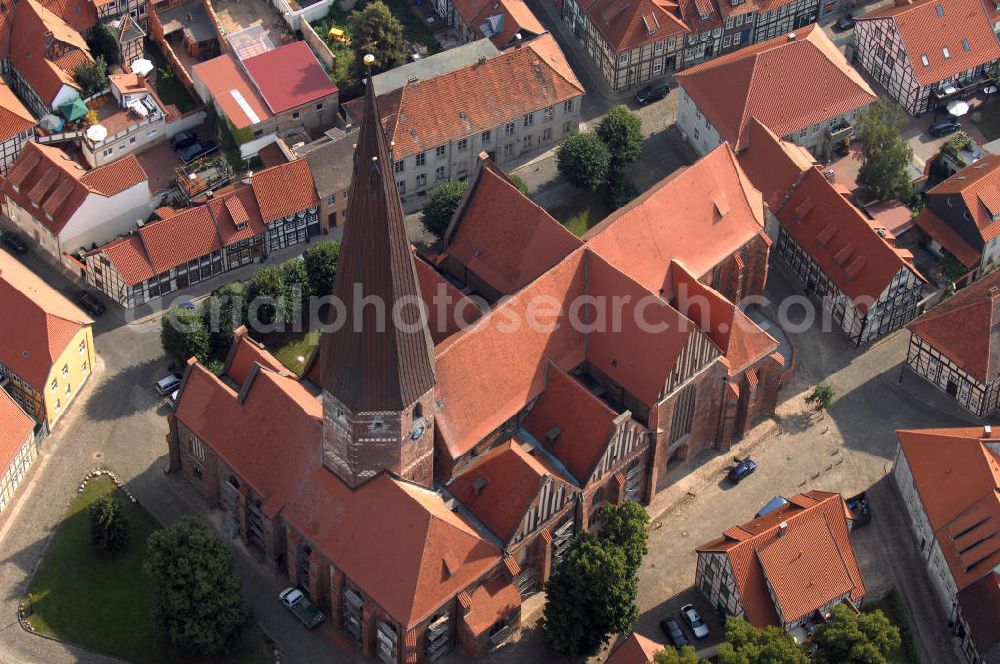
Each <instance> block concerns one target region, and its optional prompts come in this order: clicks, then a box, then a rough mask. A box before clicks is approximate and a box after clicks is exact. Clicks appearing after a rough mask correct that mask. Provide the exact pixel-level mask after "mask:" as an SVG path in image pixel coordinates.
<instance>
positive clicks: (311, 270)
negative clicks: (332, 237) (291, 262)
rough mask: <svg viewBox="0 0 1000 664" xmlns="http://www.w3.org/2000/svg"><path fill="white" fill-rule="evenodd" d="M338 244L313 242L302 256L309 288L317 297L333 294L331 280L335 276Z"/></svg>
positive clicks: (338, 251) (338, 250)
mask: <svg viewBox="0 0 1000 664" xmlns="http://www.w3.org/2000/svg"><path fill="white" fill-rule="evenodd" d="M339 257H340V244H338V243H337V242H313V243H312V244H311V245H309V248H308V249H306V251H305V253H304V254H303V255H302V258H303V260H304V261H305V264H306V274H307V275H308V277H309V288H310V289H311V290H312V294H313V295H316V296H317V297H322V296H324V295H329V294H331V293H332V292H333V280H334V278H336V276H337V259H338V258H339Z"/></svg>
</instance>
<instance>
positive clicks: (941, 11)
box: [934, 5, 944, 17]
mask: <svg viewBox="0 0 1000 664" xmlns="http://www.w3.org/2000/svg"><path fill="white" fill-rule="evenodd" d="M934 11H936V12H937V15H938V16H942V17H943V16H944V7H942V6H941V5H937V6H936V7H934Z"/></svg>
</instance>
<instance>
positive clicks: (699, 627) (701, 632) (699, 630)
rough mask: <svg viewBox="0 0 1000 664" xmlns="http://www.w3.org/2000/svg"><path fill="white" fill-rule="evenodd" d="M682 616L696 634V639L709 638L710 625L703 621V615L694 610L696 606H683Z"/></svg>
mask: <svg viewBox="0 0 1000 664" xmlns="http://www.w3.org/2000/svg"><path fill="white" fill-rule="evenodd" d="M681 615H682V616H683V617H684V622H686V623H687V624H688V627H690V628H691V631H692V632H694V638H696V639H703V638H705V637H706V636H708V625H706V624H705V621H704V620H702V619H701V615H700V614H699V613H698V609H696V608H694V604H685V605H684V606H682V607H681Z"/></svg>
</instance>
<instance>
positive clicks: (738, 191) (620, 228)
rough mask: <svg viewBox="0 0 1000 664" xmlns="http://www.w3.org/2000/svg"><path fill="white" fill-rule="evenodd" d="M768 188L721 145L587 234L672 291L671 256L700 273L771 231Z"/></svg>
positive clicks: (650, 283)
mask: <svg viewBox="0 0 1000 664" xmlns="http://www.w3.org/2000/svg"><path fill="white" fill-rule="evenodd" d="M763 229H764V210H763V206H762V205H761V197H760V193H759V192H758V191H757V190H756V189H754V187H753V185H751V184H750V181H749V180H748V179H747V178H746V176H745V175H744V173H743V171H742V169H741V168H740V167H739V165H738V164H737V163H736V158H735V157H734V156H733V152H732V150H731V149H730V148H729V146H728V145H720V146H719V147H717V148H716V149H714V150H713V151H712V152H710V153H709V154H707V155H705V156H704V157H702V158H701V159H699V160H698V161H697V162H696V163H695V164H694V165H693V166H691V167H689V168H687V169H685V170H683V171H680V172H678V173H675V174H673V175H671V176H668V177H667V178H665V179H663V180H661V181H660V182H659V183H658V184H656V185H654V186H653V187H652V188H650V189H649V190H648V191H647V192H645V193H644V194H642V195H641V196H639V197H638V198H637V199H635V200H634V201H632V202H631V203H629V204H628V205H626V206H625V207H623V208H619V209H618V210H617V211H616V212H614V213H612V214H611V215H610V216H609V217H608V218H607V219H605V220H604V221H602V222H601V223H600V224H598V225H597V226H594V227H593V228H592V229H590V231H588V232H587V234H586V235H584V239H586V240H587V247H588V248H589V249H590V250H591V251H593V252H595V253H597V254H598V255H600V256H601V257H602V258H604V259H605V260H606V261H608V262H609V263H611V264H612V265H615V266H616V267H617V268H618V269H620V270H622V271H623V272H625V273H627V274H628V275H629V276H630V277H631V278H633V279H635V280H636V281H638V282H639V283H640V284H642V285H643V286H644V287H645V288H647V289H648V290H650V291H652V292H653V293H661V294H662V295H663V296H664V297H667V298H669V297H670V289H671V286H672V283H673V282H672V279H671V277H670V263H671V261H672V260H673V259H674V258H681V259H683V260H684V263H685V265H687V267H688V268H689V269H690V270H691V271H692V273H694V274H696V275H698V276H699V277H700V276H702V275H704V274H706V273H708V272H709V271H710V270H711V269H712V268H713V267H715V266H716V265H718V264H719V263H720V262H722V261H723V260H725V259H727V258H729V257H730V256H732V255H733V253H735V252H737V251H739V250H740V248H741V247H743V246H744V245H745V244H746V243H747V242H749V241H750V240H752V239H753V238H754V237H757V236H758V235H762V234H763Z"/></svg>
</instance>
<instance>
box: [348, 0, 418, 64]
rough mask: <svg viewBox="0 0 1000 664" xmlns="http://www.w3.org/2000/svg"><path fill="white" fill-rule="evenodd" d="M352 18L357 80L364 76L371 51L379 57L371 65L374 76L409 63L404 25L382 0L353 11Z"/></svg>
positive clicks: (352, 39)
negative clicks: (364, 59) (366, 61)
mask: <svg viewBox="0 0 1000 664" xmlns="http://www.w3.org/2000/svg"><path fill="white" fill-rule="evenodd" d="M348 20H349V22H350V26H351V46H353V47H354V53H355V57H354V62H352V63H351V77H352V78H353V79H354V80H355V81H360V80H362V79H364V76H365V70H366V66H365V64H364V62H363V61H362V58H364V56H365V55H366V54H368V53H371V54H372V55H374V56H375V62H373V63H372V65H371V70H372V74H373V75H374V74H379V73H381V72H384V71H387V70H389V69H392V68H393V67H398V66H399V65H401V64H403V63H405V62H406V39H405V37H404V35H403V24H402V23H400V22H399V19H397V18H396V17H395V16H393V14H392V11H391V10H390V9H389V7H388V5H386V4H385V3H384V2H382V0H374V2H369V3H368V4H366V5H365V6H364V8H362V9H361V10H357V9H356V10H354V11H352V12H351V16H350V19H348Z"/></svg>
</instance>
